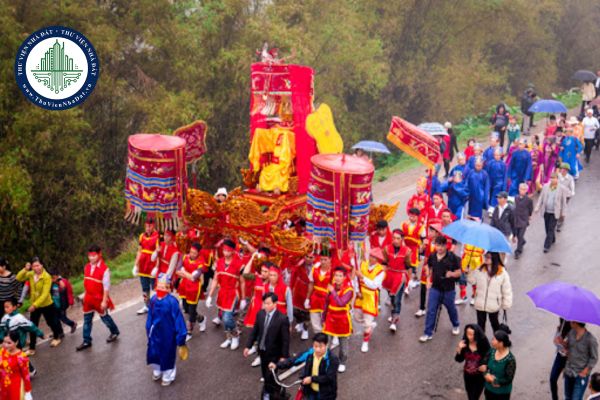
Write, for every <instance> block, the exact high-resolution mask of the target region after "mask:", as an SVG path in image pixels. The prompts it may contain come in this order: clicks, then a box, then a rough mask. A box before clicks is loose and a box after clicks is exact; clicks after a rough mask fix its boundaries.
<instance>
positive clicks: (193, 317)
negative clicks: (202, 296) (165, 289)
mask: <svg viewBox="0 0 600 400" xmlns="http://www.w3.org/2000/svg"><path fill="white" fill-rule="evenodd" d="M181 305H182V306H183V312H184V313H186V314H187V315H188V320H189V321H190V323H191V324H194V323H195V322H196V321H198V304H190V303H188V302H187V301H185V299H182V300H181ZM202 321H204V316H203V315H200V322H202Z"/></svg>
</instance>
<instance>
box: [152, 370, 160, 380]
mask: <svg viewBox="0 0 600 400" xmlns="http://www.w3.org/2000/svg"><path fill="white" fill-rule="evenodd" d="M160 378H162V373H161V372H159V373H158V374H157V373H156V372H154V371H152V380H153V381H158V380H160Z"/></svg>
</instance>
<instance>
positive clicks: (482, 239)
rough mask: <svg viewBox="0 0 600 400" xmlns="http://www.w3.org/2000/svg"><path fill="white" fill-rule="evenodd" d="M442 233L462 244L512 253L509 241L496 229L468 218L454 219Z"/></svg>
mask: <svg viewBox="0 0 600 400" xmlns="http://www.w3.org/2000/svg"><path fill="white" fill-rule="evenodd" d="M442 233H444V234H445V235H447V236H450V237H451V238H452V239H454V240H456V241H457V242H460V243H463V244H470V245H472V246H475V247H479V248H480V249H483V250H486V251H494V252H498V253H512V248H511V246H510V243H509V242H508V240H507V239H506V237H505V236H504V234H503V233H502V232H500V231H499V230H498V229H496V228H494V227H492V226H490V225H488V224H484V223H481V222H477V221H471V220H469V219H459V220H458V221H454V222H453V223H451V224H450V225H448V226H447V227H445V228H444V229H442Z"/></svg>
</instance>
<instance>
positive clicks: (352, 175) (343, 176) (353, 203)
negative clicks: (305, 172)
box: [306, 154, 374, 250]
mask: <svg viewBox="0 0 600 400" xmlns="http://www.w3.org/2000/svg"><path fill="white" fill-rule="evenodd" d="M311 163H312V169H311V174H310V181H309V184H308V193H307V205H306V229H307V232H309V233H311V234H312V235H313V236H314V237H316V238H322V237H327V238H329V239H330V240H333V241H334V242H335V244H336V247H337V248H338V249H342V250H344V249H346V248H348V242H349V241H362V240H364V239H365V238H366V237H367V232H368V226H369V210H370V207H371V197H372V196H371V182H372V179H373V172H374V168H373V164H371V163H370V162H369V161H367V160H365V159H363V158H361V157H357V156H350V155H346V154H317V155H314V156H313V157H312V158H311Z"/></svg>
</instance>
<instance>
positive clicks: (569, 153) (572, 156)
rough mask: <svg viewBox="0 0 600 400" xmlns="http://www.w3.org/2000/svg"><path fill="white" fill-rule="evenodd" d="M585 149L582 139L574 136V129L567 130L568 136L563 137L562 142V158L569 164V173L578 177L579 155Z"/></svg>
mask: <svg viewBox="0 0 600 400" xmlns="http://www.w3.org/2000/svg"><path fill="white" fill-rule="evenodd" d="M582 151H583V145H582V144H581V141H579V139H577V138H576V137H574V136H573V131H572V130H567V136H565V137H563V140H562V141H561V143H560V154H559V156H560V159H561V160H562V162H564V163H567V164H569V167H570V170H569V173H570V174H571V175H572V176H573V177H576V178H578V177H579V171H580V168H579V165H580V164H579V160H578V157H577V156H578V155H579V154H580V153H581V152H582Z"/></svg>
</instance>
